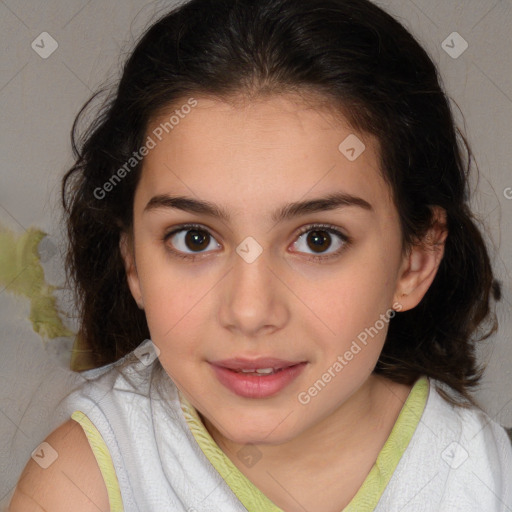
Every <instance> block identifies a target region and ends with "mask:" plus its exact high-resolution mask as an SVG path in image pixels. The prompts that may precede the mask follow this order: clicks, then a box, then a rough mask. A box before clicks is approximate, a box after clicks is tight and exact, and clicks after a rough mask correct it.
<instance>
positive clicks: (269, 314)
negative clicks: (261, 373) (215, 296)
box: [218, 251, 290, 338]
mask: <svg viewBox="0 0 512 512" xmlns="http://www.w3.org/2000/svg"><path fill="white" fill-rule="evenodd" d="M269 263H270V262H269V261H268V258H267V257H266V254H265V251H263V253H262V254H261V255H260V256H259V257H258V258H257V259H256V260H255V261H252V262H251V263H248V262H247V261H245V260H244V259H243V258H242V257H240V256H238V254H235V255H234V266H233V268H232V270H231V272H229V274H228V275H227V276H226V279H225V280H223V284H222V287H221V289H220V293H221V297H220V300H219V302H218V304H219V308H220V310H219V318H220V322H221V324H222V326H223V327H224V328H225V329H228V330H230V331H231V332H232V333H233V334H238V335H240V336H244V337H251V338H255V337H258V336H262V335H265V334H271V333H272V332H274V331H277V330H279V329H282V328H283V327H284V326H285V325H286V324H287V322H288V320H289V316H290V311H289V308H288V304H287V302H286V287H285V286H284V285H283V283H282V282H281V281H280V280H279V279H278V278H277V277H276V274H278V272H277V271H276V270H275V269H273V268H271V267H270V265H269Z"/></svg>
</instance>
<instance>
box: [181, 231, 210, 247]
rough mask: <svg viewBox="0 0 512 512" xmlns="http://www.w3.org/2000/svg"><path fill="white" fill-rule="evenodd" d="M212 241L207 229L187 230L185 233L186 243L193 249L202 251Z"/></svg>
mask: <svg viewBox="0 0 512 512" xmlns="http://www.w3.org/2000/svg"><path fill="white" fill-rule="evenodd" d="M209 243H210V235H209V234H208V233H206V231H198V230H196V229H194V230H192V229H191V230H189V231H187V234H186V235H185V245H186V246H187V248H189V249H190V250H191V251H202V250H203V249H206V248H207V247H208V244H209Z"/></svg>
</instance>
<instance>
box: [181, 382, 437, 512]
mask: <svg viewBox="0 0 512 512" xmlns="http://www.w3.org/2000/svg"><path fill="white" fill-rule="evenodd" d="M428 393H429V381H428V378H427V377H425V376H422V377H420V378H419V379H418V380H417V381H416V383H415V384H414V386H413V387H412V389H411V391H410V393H409V396H408V397H407V400H406V401H405V403H404V405H403V407H402V409H401V411H400V414H399V415H398V418H397V420H396V422H395V425H394V426H393V429H392V430H391V433H390V435H389V437H388V439H387V440H386V443H385V444H384V446H383V447H382V449H381V451H380V452H379V455H378V457H377V460H376V462H375V464H374V466H373V467H372V469H371V470H370V472H369V473H368V476H367V477H366V479H365V481H364V482H363V484H362V485H361V487H360V488H359V490H358V492H357V493H356V495H355V496H354V497H353V498H352V500H351V501H350V503H349V504H348V505H347V506H346V507H345V508H344V509H343V510H342V511H341V512H372V511H373V510H375V507H376V506H377V504H378V502H379V500H380V498H381V496H382V494H383V492H384V490H385V488H386V486H387V485H388V483H389V481H390V480H391V477H392V476H393V473H394V471H395V469H396V467H397V465H398V462H399V461H400V459H401V458H402V455H403V454H404V453H405V450H406V449H407V446H408V445H409V442H410V440H411V438H412V436H413V434H414V432H415V430H416V427H417V426H418V423H419V421H420V419H421V416H422V414H423V411H424V409H425V404H426V402H427V398H428ZM178 394H179V398H180V402H181V409H182V411H183V414H184V417H185V419H186V421H187V424H188V426H189V428H190V430H191V432H192V434H193V436H194V438H195V439H196V441H197V443H198V444H199V446H200V447H201V450H202V451H203V453H204V454H205V455H206V457H207V458H208V460H209V461H210V462H211V463H212V465H213V466H214V468H215V469H216V470H217V471H218V473H219V474H220V475H221V477H222V478H223V479H224V480H225V482H226V483H227V484H228V485H229V487H230V488H231V490H232V491H233V493H234V494H235V495H236V497H237V498H238V499H239V500H240V501H241V503H242V504H243V505H244V507H245V508H247V509H248V510H265V511H266V512H283V511H282V510H281V509H280V508H279V507H277V506H276V505H275V504H274V503H273V502H272V501H270V500H269V498H267V497H266V496H265V495H264V494H263V493H262V492H261V491H260V490H259V489H258V488H257V487H256V486H255V485H254V484H253V483H252V482H251V481H250V480H249V479H248V478H247V477H246V476H245V475H244V474H243V473H242V472H241V471H240V470H239V469H238V468H237V467H236V466H235V465H234V464H233V462H232V461H231V460H230V459H229V457H228V456H227V455H226V454H225V453H224V452H223V451H222V450H221V448H220V447H219V445H218V444H217V443H216V442H215V441H214V439H213V438H212V437H211V435H210V433H209V432H208V430H206V427H205V426H204V424H203V422H202V421H201V418H200V417H199V414H198V413H197V411H196V409H195V408H194V407H193V406H192V405H191V404H190V402H189V401H188V400H187V399H186V398H185V396H184V395H183V394H182V393H181V392H180V391H178Z"/></svg>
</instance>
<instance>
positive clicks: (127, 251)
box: [119, 232, 144, 309]
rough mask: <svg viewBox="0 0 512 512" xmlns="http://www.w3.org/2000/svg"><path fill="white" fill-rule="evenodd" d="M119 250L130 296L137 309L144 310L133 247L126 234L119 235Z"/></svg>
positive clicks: (131, 239)
mask: <svg viewBox="0 0 512 512" xmlns="http://www.w3.org/2000/svg"><path fill="white" fill-rule="evenodd" d="M119 250H120V251H121V257H122V258H123V262H124V269H125V272H126V280H127V282H128V287H129V288H130V291H131V293H132V296H133V298H134V300H135V302H136V303H137V306H139V309H144V301H143V299H142V292H141V288H140V282H139V276H138V274H137V266H136V264H135V250H134V247H133V237H132V236H131V235H129V234H128V233H126V232H122V233H121V237H120V239H119Z"/></svg>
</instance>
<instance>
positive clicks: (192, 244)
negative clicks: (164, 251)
mask: <svg viewBox="0 0 512 512" xmlns="http://www.w3.org/2000/svg"><path fill="white" fill-rule="evenodd" d="M164 240H165V242H166V244H168V245H170V246H171V247H170V249H172V251H173V252H175V253H180V254H183V255H191V254H193V253H201V252H209V250H210V249H217V248H220V244H219V243H217V241H216V240H215V238H213V236H212V235H211V234H210V233H209V232H208V231H206V230H205V229H200V228H196V227H193V226H191V227H182V228H180V229H176V230H175V231H173V232H172V233H169V234H168V235H166V236H165V238H164ZM207 249H208V251H207Z"/></svg>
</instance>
